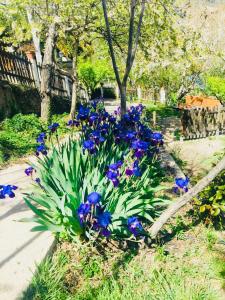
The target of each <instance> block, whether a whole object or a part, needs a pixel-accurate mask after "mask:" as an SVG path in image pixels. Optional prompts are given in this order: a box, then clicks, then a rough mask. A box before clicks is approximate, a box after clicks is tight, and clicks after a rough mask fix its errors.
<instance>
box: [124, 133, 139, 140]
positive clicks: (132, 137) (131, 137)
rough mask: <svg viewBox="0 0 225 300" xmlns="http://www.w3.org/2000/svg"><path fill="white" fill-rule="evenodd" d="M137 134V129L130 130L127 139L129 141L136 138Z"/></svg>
mask: <svg viewBox="0 0 225 300" xmlns="http://www.w3.org/2000/svg"><path fill="white" fill-rule="evenodd" d="M136 135H137V132H135V131H128V132H127V133H126V139H127V141H131V140H133V139H135V137H136Z"/></svg>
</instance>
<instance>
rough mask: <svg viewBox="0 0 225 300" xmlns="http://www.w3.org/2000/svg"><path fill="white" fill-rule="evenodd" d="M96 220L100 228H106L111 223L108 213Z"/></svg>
mask: <svg viewBox="0 0 225 300" xmlns="http://www.w3.org/2000/svg"><path fill="white" fill-rule="evenodd" d="M97 220H98V225H99V226H100V227H103V228H106V227H107V226H108V225H109V224H110V223H111V222H112V216H111V214H110V212H108V211H105V212H103V213H102V214H101V215H99V216H98V217H97Z"/></svg>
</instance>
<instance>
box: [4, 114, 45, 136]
mask: <svg viewBox="0 0 225 300" xmlns="http://www.w3.org/2000/svg"><path fill="white" fill-rule="evenodd" d="M1 128H2V130H5V131H8V132H25V131H27V132H29V134H31V135H37V134H38V133H39V132H40V131H41V130H42V129H43V124H42V123H41V121H40V119H39V118H38V116H37V115H35V114H30V115H22V114H17V115H15V116H14V117H12V118H11V119H5V120H4V121H3V122H2V123H1Z"/></svg>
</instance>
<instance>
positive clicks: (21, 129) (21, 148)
mask: <svg viewBox="0 0 225 300" xmlns="http://www.w3.org/2000/svg"><path fill="white" fill-rule="evenodd" d="M42 130H43V125H42V123H41V122H40V119H39V118H38V117H37V116H36V115H34V114H31V115H22V114H17V115H15V116H14V117H12V118H11V119H6V120H4V121H3V122H2V123H1V127H0V145H1V147H0V164H1V163H4V162H7V161H8V160H10V159H12V158H17V157H21V156H23V155H26V154H29V153H32V151H34V149H35V146H36V140H35V139H36V137H37V135H38V134H39V133H40V131H42Z"/></svg>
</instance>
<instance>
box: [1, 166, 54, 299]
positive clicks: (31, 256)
mask: <svg viewBox="0 0 225 300" xmlns="http://www.w3.org/2000/svg"><path fill="white" fill-rule="evenodd" d="M26 166H27V165H26V164H21V165H14V166H11V167H9V168H7V169H5V170H2V171H0V184H13V185H16V186H18V187H19V189H18V190H16V197H15V198H14V199H8V198H7V199H4V200H1V202H0V299H1V300H14V299H16V297H17V296H18V295H19V294H20V293H21V292H22V291H23V290H24V289H25V288H26V287H27V286H28V284H29V282H30V281H31V279H32V276H33V273H34V271H35V266H36V264H39V263H40V262H41V261H42V260H43V258H44V257H45V256H46V254H47V252H48V250H49V248H50V246H51V245H52V244H53V241H54V239H53V236H51V234H50V233H49V232H45V233H41V232H31V231H30V230H31V228H32V227H33V225H34V224H32V223H24V222H20V219H22V218H25V217H31V216H32V215H33V213H32V212H31V210H30V209H29V208H28V207H27V206H26V204H25V203H24V201H23V199H22V197H23V196H22V193H24V192H26V191H27V190H28V189H29V187H30V183H31V182H30V178H28V177H27V176H26V175H25V173H24V169H25V168H26Z"/></svg>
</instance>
